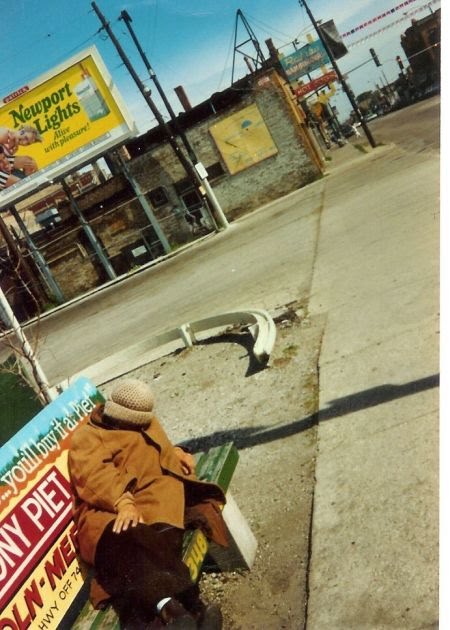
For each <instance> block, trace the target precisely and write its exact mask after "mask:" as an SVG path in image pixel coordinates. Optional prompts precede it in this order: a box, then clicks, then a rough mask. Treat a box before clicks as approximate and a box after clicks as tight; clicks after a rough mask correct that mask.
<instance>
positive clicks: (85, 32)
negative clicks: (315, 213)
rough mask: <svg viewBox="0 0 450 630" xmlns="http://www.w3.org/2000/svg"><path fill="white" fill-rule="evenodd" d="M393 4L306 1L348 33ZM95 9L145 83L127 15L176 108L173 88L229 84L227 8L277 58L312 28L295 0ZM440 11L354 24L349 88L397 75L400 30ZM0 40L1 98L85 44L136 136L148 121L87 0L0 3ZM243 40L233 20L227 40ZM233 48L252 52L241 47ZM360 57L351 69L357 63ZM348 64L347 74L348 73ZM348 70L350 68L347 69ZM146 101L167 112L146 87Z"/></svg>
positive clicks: (432, 1)
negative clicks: (92, 50) (99, 60)
mask: <svg viewBox="0 0 450 630" xmlns="http://www.w3.org/2000/svg"><path fill="white" fill-rule="evenodd" d="M402 1H403V0H347V1H345V0H341V1H340V2H339V3H338V2H336V0H308V5H309V8H310V9H311V11H312V13H313V15H314V17H315V19H316V20H323V21H326V20H329V19H333V20H334V21H335V24H336V26H337V28H338V30H339V32H340V33H341V34H344V33H347V32H349V31H350V30H351V29H354V28H355V27H358V26H360V25H362V24H364V23H365V22H367V21H369V20H372V19H373V18H375V17H377V16H380V15H381V14H382V13H384V12H386V11H388V10H391V9H394V8H395V7H397V6H398V5H399V4H401V2H402ZM97 6H98V8H99V9H100V10H101V11H102V13H103V14H104V15H105V17H106V19H107V20H108V21H109V22H110V25H111V27H112V29H113V31H114V33H115V35H116V37H117V38H118V39H119V41H120V43H121V45H122V47H123V48H124V50H125V52H126V53H127V55H128V56H129V58H130V60H131V62H132V64H133V65H134V66H135V69H136V71H137V73H138V75H139V77H140V78H141V80H142V81H144V83H145V84H146V86H148V87H153V84H152V81H151V80H150V79H149V77H148V73H147V71H146V69H145V67H144V65H143V63H142V61H141V59H140V57H139V55H138V53H137V51H136V48H135V46H134V43H133V41H132V40H131V37H130V35H129V34H128V32H127V30H126V27H125V25H124V23H123V22H122V21H119V20H118V17H119V15H120V12H121V10H122V9H125V10H126V11H128V13H129V15H130V16H131V18H132V20H133V22H132V26H133V28H134V31H135V33H136V35H137V37H138V39H139V41H140V43H141V46H142V48H143V49H144V51H145V53H146V55H147V57H148V59H149V61H150V63H151V65H152V67H153V69H154V71H155V73H156V74H157V77H158V79H159V82H160V83H161V85H162V86H163V88H164V90H165V92H166V94H167V96H168V98H169V100H170V102H171V104H172V107H173V109H174V110H175V112H179V111H181V110H182V107H181V105H180V103H179V101H178V98H177V97H176V95H175V93H174V91H173V88H174V87H176V86H177V85H183V87H184V89H185V91H186V93H187V95H188V97H189V100H190V102H191V104H192V105H196V104H197V103H200V102H202V101H203V100H205V99H207V98H208V97H209V96H210V94H212V93H214V92H218V91H221V90H223V89H225V88H227V87H229V86H230V84H231V74H232V73H231V68H232V64H233V49H234V33H235V25H236V12H237V10H238V9H240V10H241V11H242V13H243V15H244V16H245V18H246V20H247V22H248V23H249V25H250V27H251V28H252V30H253V31H254V34H255V36H256V38H257V39H258V41H259V44H260V46H261V49H262V52H263V54H264V56H265V57H267V56H268V51H267V47H266V44H265V40H266V39H267V38H269V37H270V38H272V40H273V42H274V44H275V46H276V47H277V48H278V49H279V50H280V52H282V53H284V54H285V55H288V54H290V53H291V52H294V50H295V48H294V45H293V43H292V42H293V41H294V40H297V41H298V44H297V46H298V47H301V45H303V44H305V43H306V42H307V39H306V35H307V34H308V33H311V34H312V35H313V37H314V39H316V35H315V32H314V29H313V27H312V25H311V22H310V20H309V18H308V16H307V14H306V11H305V8H304V7H303V6H300V4H299V2H298V1H297V0H226V1H224V0H195V2H194V0H128V1H126V0H108V1H106V0H97ZM439 7H440V0H410V2H409V4H408V5H407V6H404V7H402V8H401V9H398V10H396V11H394V12H393V13H390V14H389V15H388V16H386V17H383V18H380V19H378V20H377V21H376V22H375V23H374V24H372V25H369V26H366V27H362V28H360V29H359V30H357V31H356V32H355V33H354V34H353V35H350V36H346V37H344V42H345V43H346V45H347V47H348V48H349V53H348V54H347V55H346V56H345V57H343V58H341V59H340V60H339V62H338V63H339V67H340V69H341V71H342V72H343V73H349V74H348V82H349V84H350V86H351V88H352V89H353V91H354V93H355V94H359V93H360V92H364V91H367V90H370V89H375V86H376V84H378V85H382V84H383V83H384V81H385V80H387V81H392V80H394V79H395V78H396V77H397V76H398V73H399V69H398V66H397V62H396V61H395V58H396V56H397V55H400V56H401V57H402V59H403V60H404V61H405V55H404V52H403V50H402V48H401V46H400V35H401V33H403V32H404V31H405V30H406V28H408V26H410V24H411V18H421V17H424V16H425V15H427V14H429V13H430V12H431V11H432V10H436V9H437V8H439ZM2 22H3V25H4V26H3V33H4V36H3V37H2V38H1V40H0V50H1V59H2V61H3V63H2V64H1V66H0V96H1V97H4V96H6V95H8V94H10V93H11V92H13V91H14V90H16V89H18V88H20V87H21V86H22V85H25V84H26V83H27V82H30V81H33V80H35V79H37V78H38V77H39V76H40V75H42V74H44V73H46V72H48V71H49V70H51V69H52V68H53V67H55V66H56V65H58V64H59V63H62V62H64V61H66V60H68V59H70V57H71V56H73V55H74V54H75V53H77V52H79V51H81V50H84V49H86V48H87V47H89V46H92V45H95V46H96V47H97V49H98V51H99V53H100V55H101V57H102V58H103V60H104V62H105V64H106V66H107V68H108V70H109V72H110V74H111V75H112V77H113V80H114V82H115V83H116V86H117V87H118V89H119V91H120V93H121V94H122V97H123V99H124V101H125V103H126V105H127V108H128V110H129V112H130V114H131V116H132V117H133V118H134V119H135V121H136V124H137V128H138V130H139V132H144V131H145V130H147V129H149V128H150V127H153V126H154V125H155V124H156V121H155V119H154V116H153V114H152V113H151V112H150V110H149V109H148V106H147V105H146V103H145V101H144V99H143V98H142V96H141V94H140V92H139V90H138V88H137V86H136V84H135V83H134V81H133V79H132V78H131V77H130V75H129V73H128V71H127V69H126V68H125V66H124V65H123V63H122V61H121V59H120V57H119V55H118V53H117V51H116V50H115V48H114V46H113V44H112V42H111V41H110V39H109V38H108V36H107V35H106V34H105V33H104V31H101V32H99V29H100V27H101V24H100V22H99V19H98V17H97V15H96V14H95V13H94V11H93V9H92V6H91V2H90V0H77V1H76V2H73V0H45V2H42V0H15V1H14V2H10V3H6V4H5V7H3V9H2ZM247 39H248V33H247V31H246V30H245V29H244V27H243V24H242V22H241V21H239V22H238V31H237V44H241V43H242V42H244V41H245V40H247ZM369 48H374V49H375V51H376V53H377V54H378V57H379V59H380V61H381V63H382V67H381V68H377V67H376V65H375V63H374V62H373V61H372V60H371V57H370V53H369ZM241 50H242V52H244V53H249V54H250V55H252V54H254V49H252V48H251V46H250V44H247V45H246V46H243V47H241ZM365 61H368V63H365V64H364V65H363V66H362V67H361V68H359V69H357V70H353V69H354V68H356V66H358V65H359V64H362V63H363V62H365ZM235 65H236V67H235V79H236V78H240V77H241V76H244V75H245V74H247V73H248V69H247V66H246V65H245V63H244V59H243V55H242V54H237V56H236V62H235ZM352 70H353V71H352ZM349 71H350V72H349ZM152 95H153V97H154V101H155V103H156V104H157V106H158V108H159V109H160V111H161V113H162V114H163V115H164V117H166V118H167V117H168V116H167V114H166V112H165V110H164V106H163V104H162V103H161V102H160V100H159V98H158V96H157V94H156V92H155V90H154V89H153V90H152ZM331 104H332V105H336V107H337V110H338V115H339V118H340V119H342V120H344V119H345V118H346V117H347V116H348V114H349V113H350V104H349V103H348V99H347V97H346V96H345V95H344V94H343V93H342V90H341V89H340V88H338V90H337V96H336V97H333V99H332V101H331Z"/></svg>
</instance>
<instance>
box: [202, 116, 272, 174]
mask: <svg viewBox="0 0 450 630" xmlns="http://www.w3.org/2000/svg"><path fill="white" fill-rule="evenodd" d="M209 131H210V133H211V135H212V137H213V139H214V142H215V143H216V145H217V148H218V149H219V151H220V154H221V156H222V158H223V160H224V162H225V164H226V165H227V168H228V170H229V172H230V174H231V175H234V174H235V173H239V171H243V170H244V169H246V168H249V167H250V166H253V165H254V164H257V163H258V162H261V161H262V160H265V159H266V158H268V157H271V156H272V155H275V154H276V153H278V149H277V147H276V145H275V143H274V141H273V139H272V136H271V135H270V132H269V130H268V128H267V126H266V124H265V122H264V120H263V118H262V116H261V112H260V111H259V109H258V107H257V106H256V105H250V106H249V107H245V108H244V109H241V110H240V111H239V112H236V113H235V114H232V115H231V116H228V117H227V118H224V119H223V120H221V121H220V122H218V123H216V124H215V125H212V127H210V130H209Z"/></svg>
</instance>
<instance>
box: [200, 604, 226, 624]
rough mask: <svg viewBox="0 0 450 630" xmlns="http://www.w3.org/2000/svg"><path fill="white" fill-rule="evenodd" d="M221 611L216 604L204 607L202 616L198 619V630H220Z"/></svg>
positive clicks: (221, 621)
mask: <svg viewBox="0 0 450 630" xmlns="http://www.w3.org/2000/svg"><path fill="white" fill-rule="evenodd" d="M222 623H223V620H222V611H221V610H220V608H219V606H218V605H217V604H208V605H207V606H205V608H204V611H203V614H201V615H200V617H199V619H198V627H199V628H200V630H222Z"/></svg>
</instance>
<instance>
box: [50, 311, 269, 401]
mask: <svg viewBox="0 0 450 630" xmlns="http://www.w3.org/2000/svg"><path fill="white" fill-rule="evenodd" d="M228 326H233V327H234V326H247V327H248V329H249V332H250V334H251V335H252V337H253V339H254V344H253V354H254V356H255V357H256V359H257V360H258V361H259V362H260V363H267V361H268V360H269V358H270V354H271V352H272V350H273V346H274V344H275V338H276V326H275V322H274V321H273V319H272V318H271V316H270V315H269V313H268V312H267V311H264V310H259V309H248V310H245V311H229V312H226V313H220V314H218V315H212V316H210V317H205V318H202V319H199V320H196V321H193V322H188V323H185V324H181V325H180V326H177V328H173V329H172V330H169V331H167V332H164V333H162V334H160V335H156V336H154V337H151V338H150V339H145V340H144V341H142V342H140V343H137V344H135V345H134V346H131V347H128V348H126V349H125V350H121V351H120V352H117V353H116V354H113V355H111V356H109V357H105V358H104V359H102V360H101V361H98V362H97V363H95V364H94V365H91V366H89V367H86V368H84V369H83V370H80V372H78V373H77V374H74V375H73V376H71V377H69V378H67V379H65V380H64V381H63V382H62V383H59V384H58V385H57V386H56V389H57V391H62V390H64V389H66V388H67V387H69V385H70V383H71V382H73V380H74V379H76V378H78V377H79V376H86V377H88V378H90V379H91V380H92V381H93V382H94V383H95V384H96V385H101V384H103V383H106V382H108V381H111V380H113V379H115V378H118V377H119V376H122V375H124V374H127V373H129V372H131V371H132V370H136V369H137V368H139V367H141V366H142V365H146V364H147V363H149V362H150V361H155V360H156V359H157V358H159V357H161V356H165V355H167V354H170V353H171V352H174V351H175V350H177V349H178V348H180V341H181V342H182V343H183V344H184V345H185V347H187V348H190V347H192V346H193V345H194V344H195V343H197V339H196V335H199V336H200V335H201V337H202V339H207V338H209V337H212V336H213V335H217V334H219V333H220V332H225V331H226V329H227V327H228Z"/></svg>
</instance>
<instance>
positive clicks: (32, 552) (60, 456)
mask: <svg viewBox="0 0 450 630" xmlns="http://www.w3.org/2000/svg"><path fill="white" fill-rule="evenodd" d="M103 400H104V399H103V397H102V395H101V393H100V392H99V391H98V390H97V388H96V387H95V385H94V384H93V383H92V382H90V381H89V380H88V379H86V378H84V377H82V378H80V379H78V380H77V381H76V382H75V383H74V384H73V385H72V386H71V387H70V388H69V389H67V390H65V391H64V392H63V393H62V394H61V395H60V396H59V397H58V398H57V399H56V400H55V401H53V402H52V403H50V404H49V405H47V406H46V407H44V408H43V409H42V410H41V411H40V412H39V413H38V414H37V415H36V416H35V417H34V418H33V419H32V420H30V421H29V422H28V423H27V424H25V425H24V426H23V427H22V428H21V429H20V430H19V431H17V432H16V433H15V434H14V435H13V436H12V437H11V438H10V439H9V440H8V441H7V442H6V443H4V444H3V445H2V446H1V447H0V508H1V515H0V574H1V578H2V579H1V580H0V628H2V630H24V629H25V628H27V630H28V628H29V629H30V630H35V629H36V630H57V629H61V630H66V629H69V628H74V629H75V630H87V629H90V628H92V629H94V628H98V629H103V628H105V629H109V628H116V629H119V628H120V624H119V619H118V616H117V614H116V612H115V610H114V607H113V606H112V605H109V606H107V607H106V608H105V609H103V610H95V609H93V607H92V606H91V604H90V602H89V590H90V577H91V575H90V573H89V571H88V570H87V569H86V566H85V565H84V563H83V562H82V561H81V560H80V558H79V557H78V555H77V544H76V527H75V524H74V523H73V520H72V497H71V488H70V482H69V475H68V470H67V450H68V448H70V436H71V433H72V432H73V431H75V430H76V428H77V426H79V425H80V424H82V423H83V422H85V421H86V419H87V418H88V416H89V414H90V412H91V411H92V410H93V409H94V408H95V405H96V404H98V403H101V402H102V401H103ZM238 459H239V454H238V451H237V449H236V447H235V446H234V445H233V444H232V443H227V444H223V445H221V446H214V447H211V448H210V449H208V450H205V451H204V452H201V453H197V454H196V462H197V464H196V473H197V476H198V477H199V478H200V479H202V480H205V481H210V482H214V483H217V484H218V485H219V486H220V487H221V488H222V489H223V491H224V492H225V494H226V497H227V503H226V505H225V507H224V510H223V517H224V521H225V524H226V526H227V529H228V534H229V535H228V538H229V547H228V548H227V549H224V548H222V547H219V546H218V545H215V544H214V543H208V541H207V540H206V538H205V536H204V534H203V533H202V532H201V531H200V530H189V531H186V533H185V536H184V547H183V559H184V561H185V563H186V565H187V566H188V568H189V571H190V574H191V578H192V581H193V582H196V581H197V580H198V579H199V577H200V573H201V569H202V566H203V563H204V560H205V557H208V564H209V566H211V567H214V568H215V570H222V571H232V570H235V569H238V568H246V569H250V568H251V566H252V564H253V561H254V559H255V555H256V547H257V543H256V540H255V538H254V536H253V534H252V532H251V530H250V528H249V526H248V524H247V521H246V520H245V518H244V517H243V516H242V514H241V512H240V511H239V508H238V507H237V505H236V503H235V501H234V499H233V497H232V495H231V493H230V491H229V486H230V482H231V479H232V477H233V474H234V472H235V469H236V465H237V462H238Z"/></svg>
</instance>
